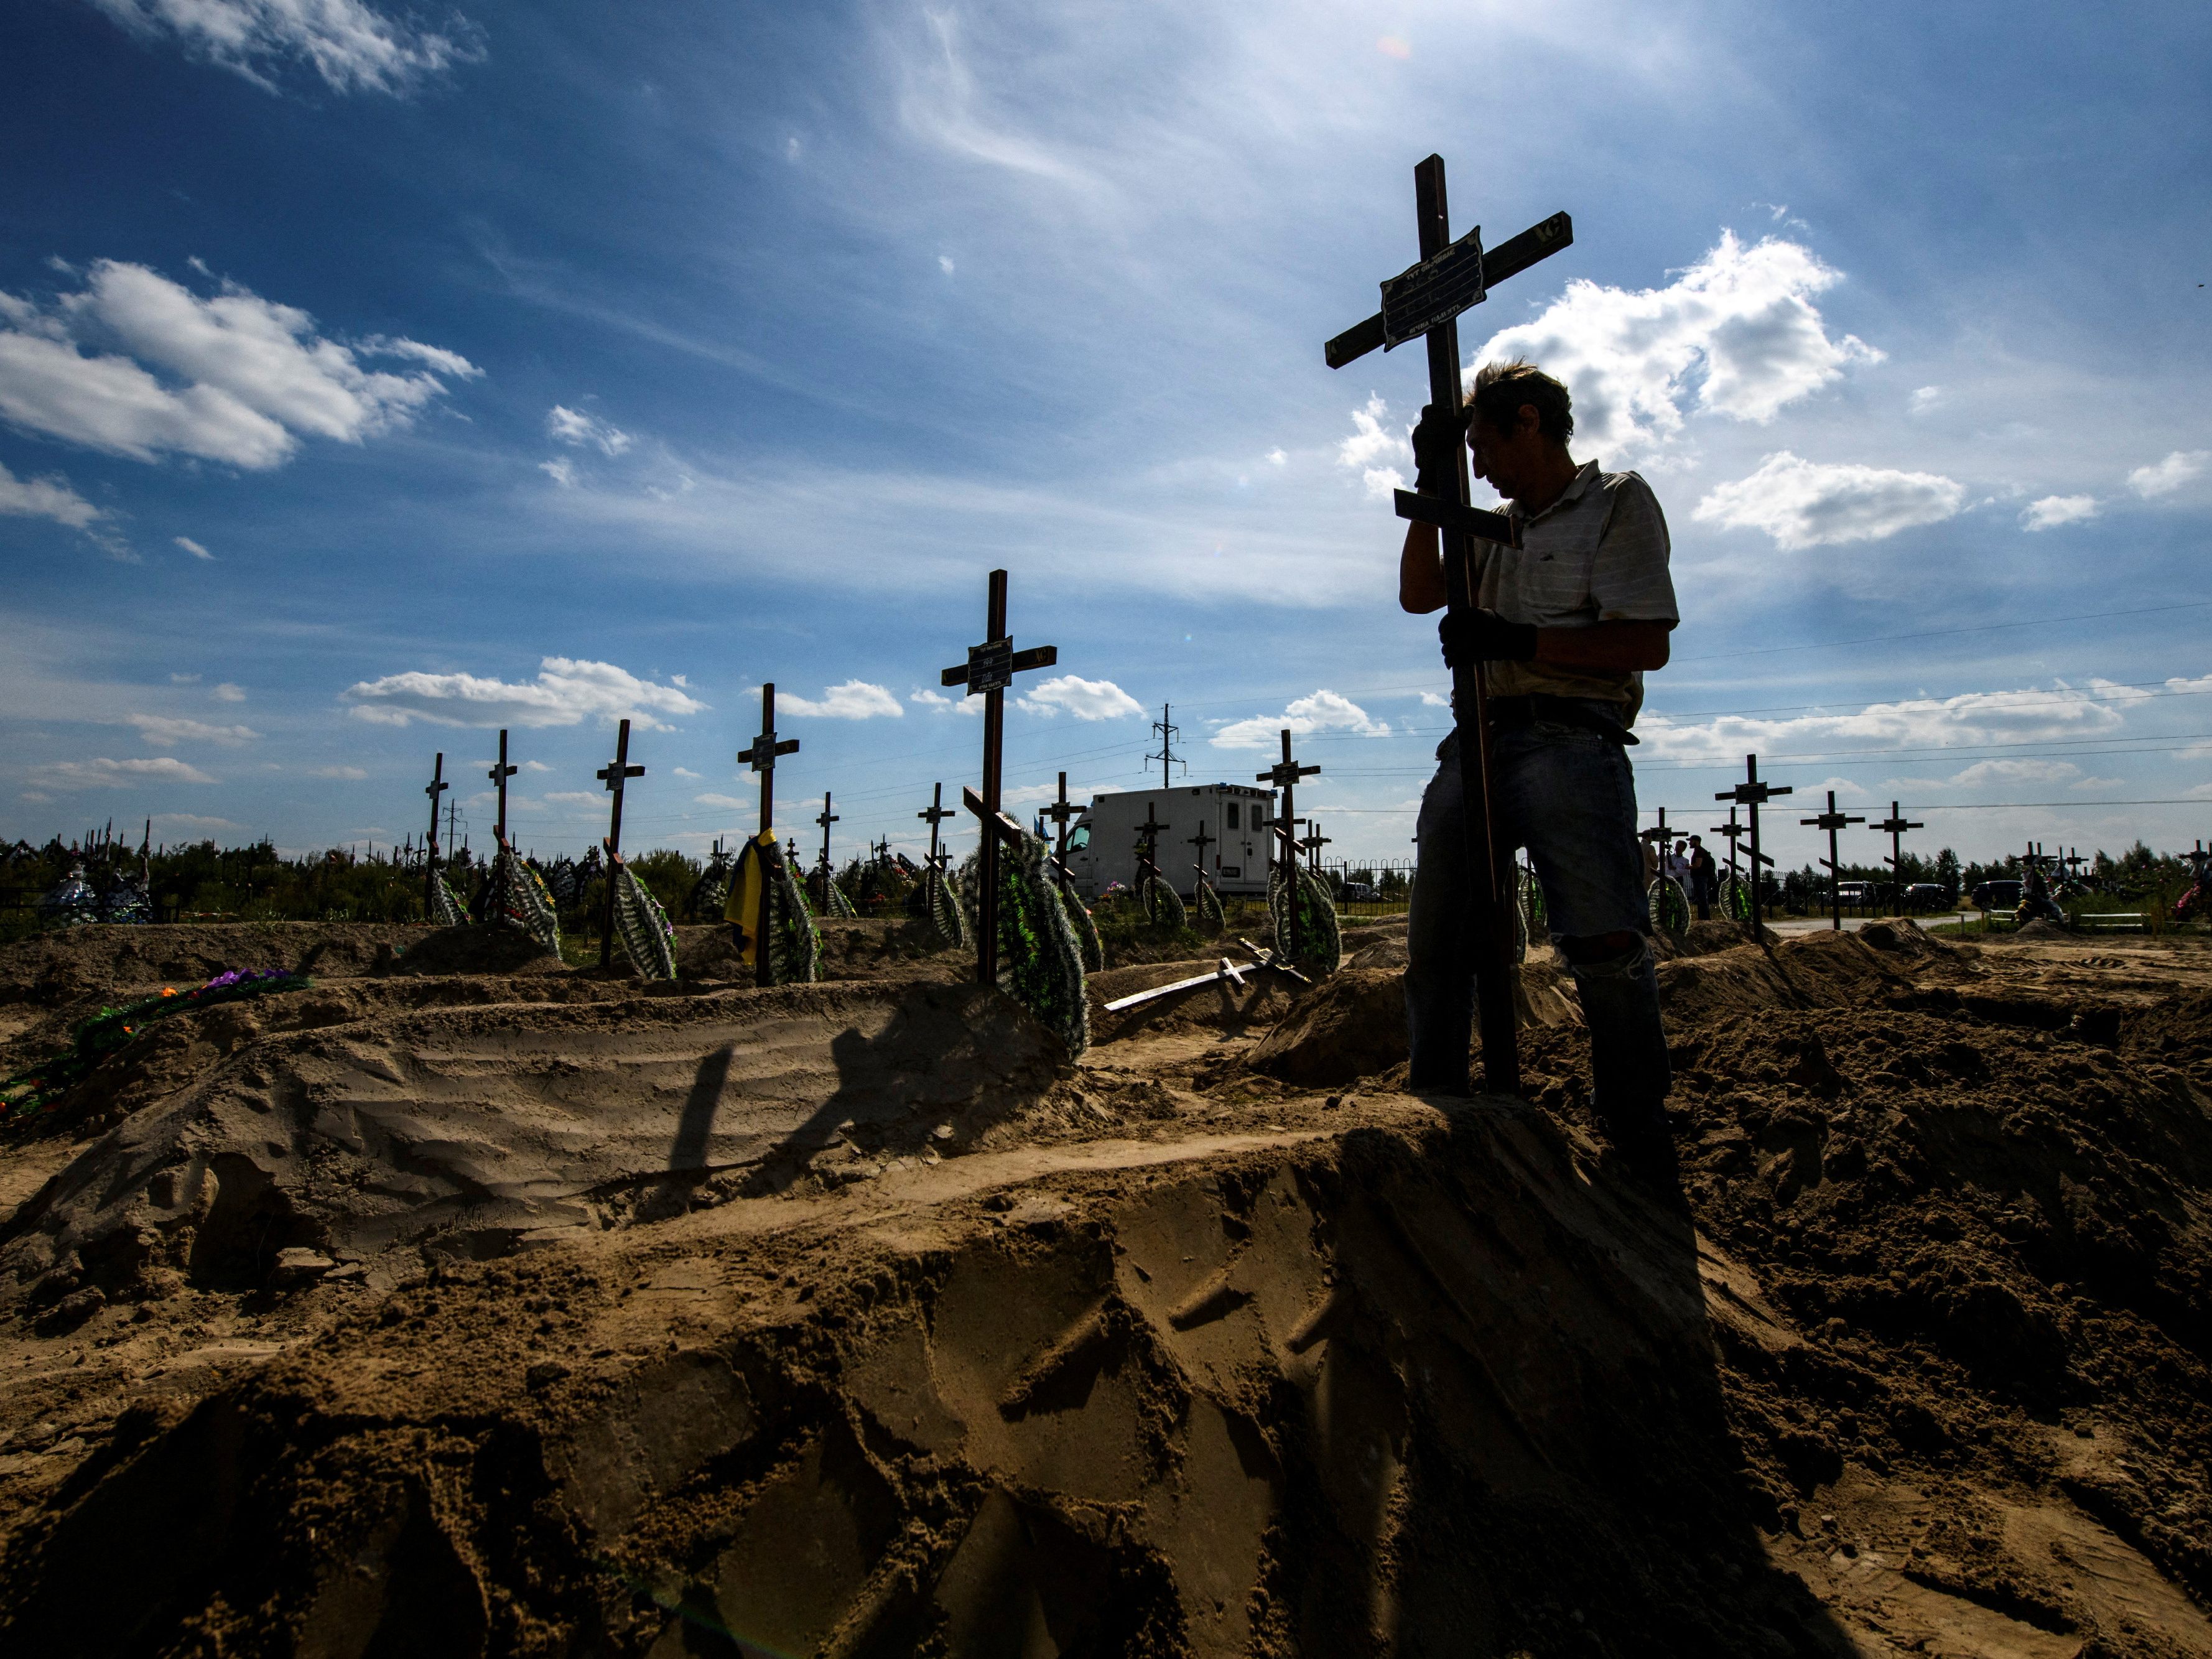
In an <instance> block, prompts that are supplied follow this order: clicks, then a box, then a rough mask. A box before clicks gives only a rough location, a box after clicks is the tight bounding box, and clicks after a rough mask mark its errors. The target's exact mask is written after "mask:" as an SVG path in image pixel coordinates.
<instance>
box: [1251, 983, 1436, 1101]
mask: <svg viewBox="0 0 2212 1659" xmlns="http://www.w3.org/2000/svg"><path fill="white" fill-rule="evenodd" d="M1405 1058H1406V981H1405V975H1403V974H1399V973H1394V972H1392V971H1391V970H1389V969H1383V968H1345V969H1339V970H1338V971H1337V972H1336V973H1334V974H1332V975H1329V977H1328V979H1327V980H1325V981H1322V983H1321V984H1320V985H1319V986H1316V987H1315V988H1314V989H1312V990H1310V991H1308V992H1306V993H1305V994H1304V995H1302V996H1300V997H1299V998H1298V999H1297V1001H1296V1002H1295V1003H1293V1004H1292V1005H1291V1011H1290V1012H1288V1013H1287V1014H1285V1016H1284V1017H1283V1018H1282V1020H1281V1022H1280V1023H1279V1024H1277V1025H1276V1027H1275V1029H1274V1030H1272V1031H1270V1032H1268V1033H1267V1036H1264V1037H1262V1038H1261V1040H1260V1046H1259V1047H1258V1048H1255V1049H1254V1050H1253V1051H1252V1054H1251V1056H1250V1058H1249V1060H1248V1061H1247V1062H1246V1063H1247V1064H1248V1065H1249V1066H1251V1068H1252V1069H1253V1070H1254V1071H1255V1072H1264V1073H1267V1075H1268V1076H1270V1077H1276V1078H1280V1079H1282V1080H1283V1081H1284V1082H1285V1083H1295V1084H1297V1085H1300V1086H1301V1087H1304V1088H1308V1089H1327V1088H1333V1087H1335V1086H1337V1085H1341V1084H1346V1083H1356V1082H1358V1080H1359V1079H1361V1078H1364V1077H1374V1076H1376V1075H1378V1074H1380V1073H1383V1072H1387V1071H1389V1069H1390V1068H1391V1067H1392V1066H1395V1065H1396V1064H1397V1063H1398V1062H1399V1061H1400V1060H1403V1059H1405Z"/></svg>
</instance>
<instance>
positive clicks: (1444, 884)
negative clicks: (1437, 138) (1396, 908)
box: [1398, 362, 1680, 1194]
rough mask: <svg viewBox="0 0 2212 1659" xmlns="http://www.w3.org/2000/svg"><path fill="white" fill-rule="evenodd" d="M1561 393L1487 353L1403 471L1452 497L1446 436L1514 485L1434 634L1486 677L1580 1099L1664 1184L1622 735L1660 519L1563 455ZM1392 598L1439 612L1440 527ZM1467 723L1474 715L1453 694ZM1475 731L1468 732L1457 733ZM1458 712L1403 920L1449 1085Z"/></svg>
mask: <svg viewBox="0 0 2212 1659" xmlns="http://www.w3.org/2000/svg"><path fill="white" fill-rule="evenodd" d="M1574 429H1575V422H1574V413H1573V405H1572V401H1571V398H1569V396H1568V393H1567V388H1566V387H1565V386H1562V385H1560V383H1559V381H1557V380H1553V378H1552V377H1551V376H1550V375H1548V374H1545V373H1543V372H1542V371H1541V369H1538V368H1534V367H1533V366H1532V365H1530V364H1528V363H1525V362H1508V363H1486V364H1485V365H1484V366H1483V367H1482V368H1481V370H1480V372H1479V373H1478V374H1476V375H1475V377H1474V397H1473V398H1472V400H1471V403H1470V406H1469V409H1468V413H1467V416H1466V419H1465V422H1464V424H1462V422H1461V421H1460V420H1455V419H1453V418H1451V417H1449V416H1444V415H1443V414H1441V413H1439V412H1438V411H1437V410H1435V409H1433V408H1431V409H1430V410H1425V411H1424V412H1423V414H1422V416H1421V422H1420V424H1419V426H1418V427H1416V428H1414V431H1413V456H1414V460H1415V463H1416V465H1417V467H1418V477H1417V478H1416V481H1415V482H1416V487H1417V488H1419V489H1423V490H1425V491H1426V492H1427V493H1430V494H1435V495H1443V494H1453V493H1455V489H1456V480H1455V478H1454V477H1453V473H1452V470H1453V469H1454V468H1455V467H1456V466H1457V465H1458V457H1457V454H1456V447H1457V446H1458V444H1459V443H1460V442H1461V441H1462V440H1464V441H1465V442H1466V443H1467V445H1468V448H1469V449H1470V450H1472V451H1473V459H1474V476H1475V477H1478V478H1486V479H1488V480H1489V481H1490V483H1491V484H1492V486H1493V487H1494V488H1495V489H1497V491H1498V494H1499V495H1504V496H1505V497H1507V498H1508V500H1509V501H1510V507H1509V508H1508V510H1509V511H1510V513H1511V515H1512V516H1513V518H1514V519H1515V520H1516V522H1517V523H1518V525H1519V526H1520V529H1521V541H1522V545H1521V546H1520V547H1519V548H1517V549H1510V548H1505V547H1501V546H1498V545H1496V544H1478V549H1477V553H1476V560H1475V570H1474V602H1475V603H1474V607H1473V608H1470V609H1469V610H1468V611H1466V612H1465V613H1464V614H1463V615H1462V616H1460V617H1449V616H1447V617H1445V619H1444V622H1443V626H1442V627H1441V628H1440V629H1438V630H1437V631H1438V633H1439V635H1441V636H1442V638H1443V647H1444V660H1445V661H1446V662H1447V663H1448V664H1450V665H1452V666H1454V667H1458V666H1460V665H1473V664H1480V665H1483V667H1484V668H1485V670H1486V672H1487V676H1488V687H1487V690H1488V694H1489V695H1488V699H1487V701H1488V705H1489V708H1488V714H1489V719H1490V732H1489V740H1490V741H1489V749H1490V757H1491V789H1492V794H1491V802H1490V811H1491V823H1492V828H1493V829H1494V831H1495V833H1496V834H1497V836H1498V837H1499V839H1500V842H1501V843H1502V844H1501V845H1499V846H1498V848H1497V851H1498V856H1499V859H1500V860H1501V861H1502V860H1504V858H1505V857H1506V856H1507V854H1510V852H1511V850H1512V849H1514V848H1522V847H1525V848H1528V857H1529V861H1530V862H1531V863H1532V864H1533V865H1534V866H1535V871H1536V880H1537V882H1538V884H1540V885H1541V888H1542V890H1543V894H1544V911H1545V918H1546V921H1547V924H1548V926H1549V927H1550V930H1551V937H1552V942H1553V945H1556V946H1558V947H1559V953H1560V955H1562V956H1563V957H1565V958H1566V962H1567V966H1568V968H1569V969H1570V971H1571V972H1572V973H1573V975H1574V977H1575V987H1576V989H1577V992H1578V993H1579V994H1580V995H1581V998H1582V1005H1583V1023H1584V1024H1585V1025H1586V1026H1587V1027H1588V1028H1589V1036H1590V1077H1591V1083H1592V1090H1591V1105H1592V1108H1593V1109H1594V1111H1595V1115H1596V1117H1597V1120H1598V1122H1599V1124H1600V1126H1601V1127H1602V1128H1603V1130H1604V1132H1605V1134H1606V1137H1607V1139H1608V1140H1610V1141H1611V1142H1612V1145H1613V1152H1614V1155H1615V1157H1616V1158H1618V1159H1619V1160H1620V1162H1621V1163H1622V1164H1625V1165H1626V1168H1627V1169H1628V1170H1629V1171H1630V1173H1631V1174H1632V1175H1633V1176H1636V1177H1638V1179H1639V1180H1642V1181H1644V1182H1647V1183H1648V1184H1650V1185H1651V1186H1653V1187H1654V1188H1658V1189H1660V1190H1662V1191H1665V1192H1669V1193H1675V1194H1679V1192H1680V1178H1679V1176H1678V1173H1677V1170H1676V1167H1675V1160H1674V1136H1673V1132H1672V1130H1671V1128H1670V1127H1669V1126H1668V1121H1667V1112H1666V1101H1667V1094H1668V1085H1669V1074H1668V1065H1667V1036H1666V1032H1665V1030H1664V1029H1663V1027H1662V1024H1661V1023H1660V1018H1659V986H1658V980H1657V976H1656V974H1655V972H1654V970H1653V961H1652V954H1651V948H1650V940H1649V939H1648V937H1647V935H1648V934H1649V933H1650V927H1651V922H1650V912H1649V908H1648V904H1647V902H1646V900H1645V897H1644V890H1645V884H1644V882H1642V881H1640V880H1638V873H1639V871H1640V868H1641V866H1640V864H1639V861H1638V857H1637V834H1636V816H1637V814H1636V780H1635V776H1634V774H1633V773H1632V770H1631V769H1630V767H1629V763H1628V750H1627V748H1626V745H1628V744H1632V743H1634V742H1635V741H1636V738H1634V737H1633V736H1632V735H1631V733H1630V732H1629V729H1628V728H1629V726H1631V725H1632V724H1633V722H1634V721H1635V719H1636V712H1637V710H1638V708H1640V707H1641V706H1642V704H1643V702H1644V671H1646V670H1648V669H1655V668H1663V667H1665V666H1666V664H1667V656H1668V633H1669V632H1670V631H1671V630H1672V629H1673V628H1674V624H1675V623H1676V621H1677V620H1678V619H1679V618H1678V613H1677V611H1676V610H1675V608H1674V583H1673V580H1672V579H1671V578H1670V577H1669V575H1668V569H1667V562H1668V538H1667V520H1666V518H1665V516H1664V515H1663V514H1662V513H1661V512H1660V510H1659V501H1658V498H1657V497H1656V496H1655V495H1653V494H1652V493H1651V487H1650V485H1649V484H1647V483H1644V480H1643V479H1642V478H1640V477H1638V476H1637V475H1636V474H1635V473H1633V472H1601V471H1599V470H1598V465H1597V463H1596V462H1595V461H1586V462H1582V463H1579V464H1578V463H1577V461H1576V460H1575V459H1574V457H1573V456H1572V455H1571V454H1570V453H1568V450H1567V441H1568V440H1569V439H1570V438H1571V437H1572V436H1573V435H1574ZM1398 602H1399V604H1400V605H1401V606H1403V607H1404V608H1405V609H1406V610H1407V611H1412V612H1413V613H1414V614H1415V615H1417V616H1418V615H1425V614H1427V613H1429V612H1431V611H1440V610H1443V607H1444V603H1445V589H1444V569H1443V557H1442V554H1441V550H1440V549H1439V547H1438V545H1437V532H1436V531H1435V529H1434V528H1433V527H1432V526H1428V525H1424V524H1418V523H1417V524H1414V525H1412V526H1409V527H1408V528H1407V532H1406V540H1405V544H1404V547H1403V549H1402V550H1401V553H1400V555H1399V562H1398ZM1455 714H1457V716H1458V718H1460V719H1461V720H1472V719H1473V718H1474V710H1473V709H1470V708H1461V709H1457V710H1455ZM1472 737H1473V734H1472V733H1469V734H1468V738H1470V739H1471V738H1472ZM1461 741H1462V733H1461V732H1460V731H1459V730H1458V729H1455V730H1454V731H1453V732H1452V733H1451V735H1450V736H1449V737H1447V738H1445V739H1444V740H1443V743H1442V744H1439V745H1438V746H1437V761H1438V762H1439V763H1440V764H1439V765H1438V767H1437V775H1436V776H1435V777H1434V778H1433V779H1431V781H1430V783H1429V787H1428V790H1427V792H1426V793H1425V794H1424V795H1423V796H1422V798H1421V813H1420V821H1419V830H1420V835H1419V842H1420V849H1421V850H1420V860H1421V861H1420V872H1419V878H1418V879H1416V880H1415V882H1414V883H1413V898H1412V909H1411V911H1410V913H1409V915H1408V919H1407V971H1406V1017H1407V1032H1408V1036H1410V1038H1411V1043H1412V1049H1413V1066H1412V1079H1413V1087H1414V1088H1416V1089H1420V1090H1430V1091H1437V1092H1440V1093H1464V1092H1465V1091H1466V1090H1467V1086H1468V1048H1469V1043H1470V1040H1471V1037H1472V1027H1473V1024H1474V951H1473V950H1472V948H1471V944H1472V942H1471V940H1470V939H1468V908H1469V906H1468V889H1469V884H1470V875H1471V872H1469V871H1468V868H1467V863H1466V848H1467V842H1466V836H1465V827H1464V818H1463V812H1464V808H1463V805H1462V798H1461V792H1460V768H1459V746H1460V743H1461Z"/></svg>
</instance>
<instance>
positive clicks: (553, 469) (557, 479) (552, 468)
mask: <svg viewBox="0 0 2212 1659" xmlns="http://www.w3.org/2000/svg"><path fill="white" fill-rule="evenodd" d="M538 471H540V472H543V473H544V475H545V476H546V477H549V478H550V479H552V480H553V482H554V483H556V484H559V485H560V486H561V488H562V489H574V488H575V487H576V464H575V462H574V461H564V460H560V459H554V460H550V461H540V462H538Z"/></svg>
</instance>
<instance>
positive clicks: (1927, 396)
mask: <svg viewBox="0 0 2212 1659" xmlns="http://www.w3.org/2000/svg"><path fill="white" fill-rule="evenodd" d="M1942 401H1943V388H1942V386H1916V387H1915V388H1914V389H1913V392H1912V397H1911V401H1910V402H1909V403H1908V404H1907V405H1906V406H1907V407H1908V408H1909V409H1910V410H1911V412H1912V413H1913V414H1915V415H1925V414H1926V413H1927V412H1928V411H1929V410H1931V409H1933V408H1935V407H1936V404H1940V403H1942Z"/></svg>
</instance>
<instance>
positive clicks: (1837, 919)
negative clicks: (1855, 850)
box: [1797, 789, 1866, 933]
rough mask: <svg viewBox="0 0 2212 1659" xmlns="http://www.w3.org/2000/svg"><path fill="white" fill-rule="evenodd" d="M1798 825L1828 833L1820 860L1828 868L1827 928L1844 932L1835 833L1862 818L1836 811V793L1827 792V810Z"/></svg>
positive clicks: (1840, 875)
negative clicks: (1826, 847)
mask: <svg viewBox="0 0 2212 1659" xmlns="http://www.w3.org/2000/svg"><path fill="white" fill-rule="evenodd" d="M1797 822H1798V823H1802V824H1803V825H1804V826H1805V827H1806V828H1807V829H1825V830H1826V831H1827V832H1828V856H1827V857H1826V858H1824V859H1822V860H1820V862H1821V863H1823V864H1825V865H1826V866H1828V926H1829V927H1830V929H1831V930H1832V932H1835V933H1842V932H1843V931H1844V866H1842V865H1840V864H1838V862H1837V861H1836V860H1837V857H1838V854H1837V852H1836V831H1837V830H1838V829H1844V827H1845V826H1847V825H1850V824H1854V823H1865V822H1866V819H1865V818H1864V817H1852V816H1851V815H1850V813H1848V812H1838V811H1836V792H1835V791H1834V790H1832V789H1831V790H1830V791H1828V810H1827V811H1825V812H1823V813H1821V814H1820V816H1819V817H1812V818H1800V819H1798V820H1797Z"/></svg>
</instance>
